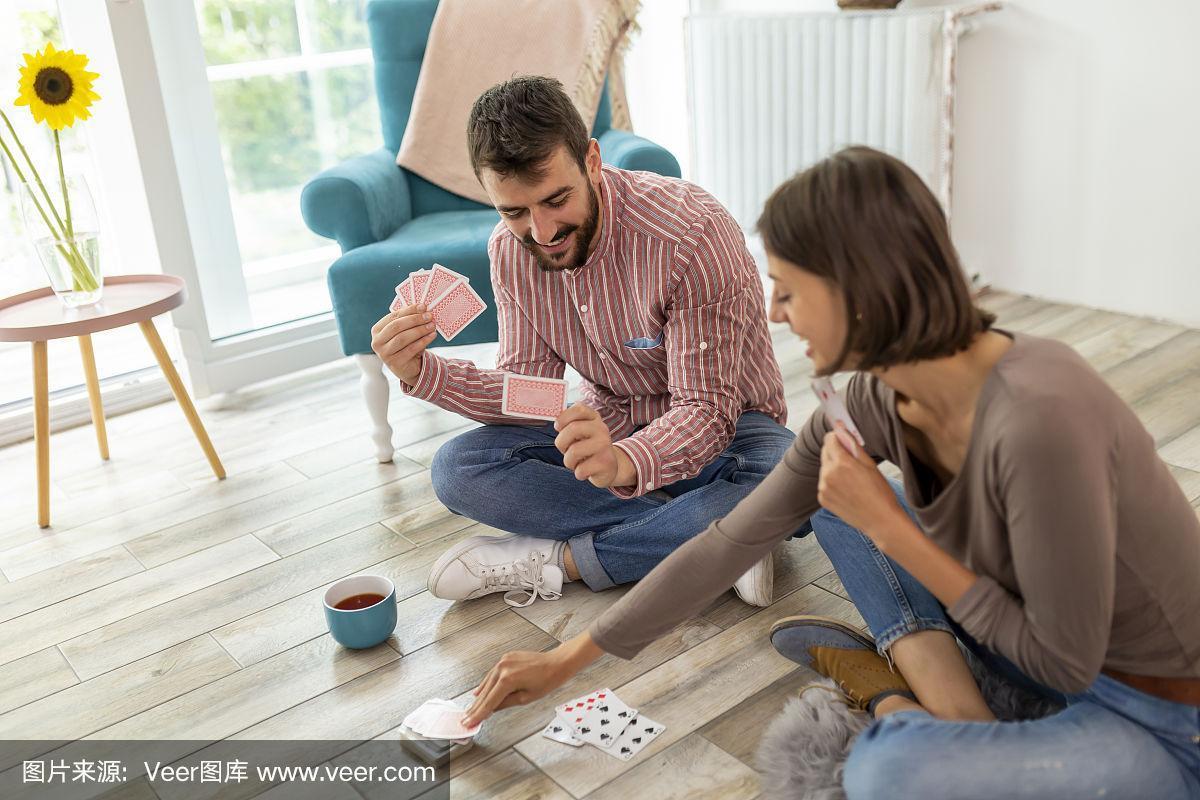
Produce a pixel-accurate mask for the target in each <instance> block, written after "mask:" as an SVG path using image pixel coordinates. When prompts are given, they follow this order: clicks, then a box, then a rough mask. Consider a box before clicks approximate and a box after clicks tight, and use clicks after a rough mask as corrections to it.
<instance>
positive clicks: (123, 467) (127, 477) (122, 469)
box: [0, 442, 188, 549]
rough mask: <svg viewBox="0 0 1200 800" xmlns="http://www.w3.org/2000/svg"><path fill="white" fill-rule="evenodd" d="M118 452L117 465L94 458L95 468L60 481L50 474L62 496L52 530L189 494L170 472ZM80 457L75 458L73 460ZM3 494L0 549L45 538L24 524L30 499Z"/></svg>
mask: <svg viewBox="0 0 1200 800" xmlns="http://www.w3.org/2000/svg"><path fill="white" fill-rule="evenodd" d="M116 454H117V460H115V461H100V460H98V459H97V460H96V461H95V465H94V469H92V470H91V471H89V472H83V473H79V474H78V475H75V476H65V477H62V478H57V477H56V476H52V477H55V480H54V485H55V486H56V487H58V488H59V490H60V492H61V498H60V499H58V500H55V501H54V530H55V531H65V530H68V529H70V528H76V527H78V526H80V525H83V524H85V523H87V522H91V521H93V520H96V519H100V518H103V517H107V516H111V515H113V514H120V513H121V512H123V511H129V510H132V509H136V508H140V507H142V506H144V505H146V504H147V503H151V502H154V501H155V500H161V499H162V498H164V497H172V496H176V495H180V494H183V493H184V492H187V491H188V486H187V484H185V483H183V482H182V481H180V480H179V479H178V478H176V477H175V476H174V475H172V474H171V473H170V472H167V471H165V470H161V469H154V468H153V466H152V465H148V464H147V463H145V462H137V463H130V462H128V461H126V460H123V459H124V458H125V456H124V454H123V453H122V452H121V445H120V443H119V442H118V443H117V446H116ZM66 457H67V456H65V455H62V456H59V457H58V458H59V459H60V461H61V459H63V458H66ZM78 457H79V456H78V454H76V455H75V458H78ZM87 458H88V459H92V458H95V456H93V455H92V454H90V453H89V454H88V456H87ZM57 463H58V462H56V464H55V466H56V467H57ZM5 495H6V499H5V501H4V503H3V508H0V519H3V520H4V522H3V523H0V526H2V527H3V528H5V529H6V530H4V532H3V533H0V548H3V549H7V548H9V547H15V546H17V545H19V544H24V543H26V542H31V541H36V540H37V539H39V538H41V537H44V536H46V535H47V534H46V532H45V531H43V530H41V529H38V531H37V533H38V534H40V535H35V533H34V531H33V530H31V528H30V526H29V525H28V524H22V523H26V522H28V518H29V513H30V511H31V510H32V504H31V503H32V500H31V498H30V497H29V496H28V495H22V494H19V493H17V492H13V494H12V495H11V496H10V495H9V493H8V492H7V491H6V492H5ZM9 498H11V499H9ZM18 498H19V499H18Z"/></svg>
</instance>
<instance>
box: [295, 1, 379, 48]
mask: <svg viewBox="0 0 1200 800" xmlns="http://www.w3.org/2000/svg"><path fill="white" fill-rule="evenodd" d="M309 8H310V9H311V10H310V12H309V13H310V14H311V15H312V20H313V29H314V31H315V32H316V39H317V40H316V42H315V43H314V44H315V45H316V49H317V50H319V51H320V52H322V53H329V52H333V51H337V50H354V49H357V48H360V47H369V46H370V42H368V41H367V17H366V13H367V12H366V8H367V3H366V0H309Z"/></svg>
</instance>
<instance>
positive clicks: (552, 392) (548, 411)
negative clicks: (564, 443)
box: [500, 372, 567, 422]
mask: <svg viewBox="0 0 1200 800" xmlns="http://www.w3.org/2000/svg"><path fill="white" fill-rule="evenodd" d="M566 407H567V382H566V381H564V380H560V379H558V378H538V377H535V376H533V375H516V374H514V373H511V372H510V373H506V374H505V375H504V388H503V395H502V396H501V399H500V413H501V414H507V415H508V416H510V417H528V418H530V419H544V420H549V421H551V422H553V421H554V420H556V419H558V415H559V414H561V413H562V412H563V409H564V408H566Z"/></svg>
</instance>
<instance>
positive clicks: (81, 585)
mask: <svg viewBox="0 0 1200 800" xmlns="http://www.w3.org/2000/svg"><path fill="white" fill-rule="evenodd" d="M144 569H145V567H143V566H142V565H141V563H140V562H138V560H137V559H136V558H134V557H133V556H132V555H130V554H129V551H128V550H126V549H125V548H124V547H122V546H121V545H117V546H116V547H110V548H109V549H107V550H101V551H100V552H99V553H94V554H92V555H90V556H84V557H83V558H77V559H75V560H74V561H68V562H67V563H66V564H61V565H59V566H57V567H52V568H50V569H46V570H42V571H41V572H37V573H34V574H33V575H30V576H29V577H28V578H22V579H21V580H18V581H12V582H10V583H6V584H4V585H3V586H0V622H7V621H8V620H10V619H13V618H14V617H19V616H21V615H22V614H28V613H29V612H30V611H36V610H37V609H39V608H45V607H46V606H49V605H53V604H54V603H58V602H60V601H62V600H66V599H67V598H70V597H75V596H76V595H80V594H83V593H84V592H88V591H91V590H92V589H96V588H99V587H101V586H106V585H108V584H110V583H113V582H114V581H119V580H121V579H122V578H126V577H128V576H130V575H133V574H135V573H138V572H142V571H143V570H144Z"/></svg>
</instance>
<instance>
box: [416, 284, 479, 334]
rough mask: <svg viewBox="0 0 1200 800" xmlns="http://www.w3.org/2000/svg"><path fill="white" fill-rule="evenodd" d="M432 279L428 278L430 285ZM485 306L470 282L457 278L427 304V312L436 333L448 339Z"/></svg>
mask: <svg viewBox="0 0 1200 800" xmlns="http://www.w3.org/2000/svg"><path fill="white" fill-rule="evenodd" d="M433 280H434V279H433V278H430V286H432V285H433ZM485 308H487V303H485V302H483V298H481V297H480V296H479V295H478V294H477V293H476V291H475V290H474V289H472V288H471V284H469V283H467V282H466V281H464V280H461V279H459V280H456V281H455V282H454V284H453V285H452V286H451V287H450V288H449V289H448V290H446V291H445V292H443V293H442V296H441V297H439V298H438V299H437V301H436V302H435V303H433V304H432V305H430V306H429V313H430V315H431V316H432V317H433V321H434V323H435V324H436V325H437V329H438V333H440V334H441V335H442V338H443V339H445V340H446V341H450V340H451V339H453V338H454V337H455V336H457V335H458V334H459V333H461V332H462V330H463V328H465V327H467V326H468V325H470V324H471V321H472V320H474V319H475V318H476V317H478V316H479V315H480V314H482V313H483V310H484V309H485Z"/></svg>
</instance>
